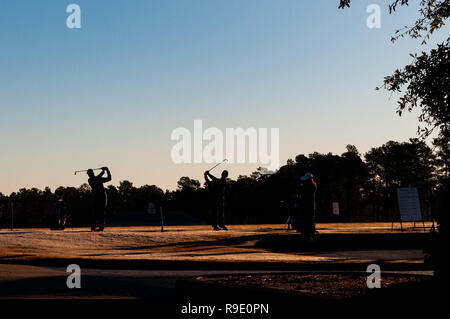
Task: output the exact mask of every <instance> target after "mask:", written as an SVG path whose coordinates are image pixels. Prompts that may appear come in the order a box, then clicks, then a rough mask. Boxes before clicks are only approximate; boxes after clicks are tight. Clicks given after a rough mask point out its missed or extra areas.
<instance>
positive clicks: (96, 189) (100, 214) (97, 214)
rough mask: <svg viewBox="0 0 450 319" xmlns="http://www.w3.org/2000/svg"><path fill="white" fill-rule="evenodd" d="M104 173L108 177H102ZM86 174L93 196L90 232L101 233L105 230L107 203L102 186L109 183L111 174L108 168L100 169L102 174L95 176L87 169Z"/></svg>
mask: <svg viewBox="0 0 450 319" xmlns="http://www.w3.org/2000/svg"><path fill="white" fill-rule="evenodd" d="M105 172H106V173H107V175H108V176H107V177H103V174H104V173H105ZM87 174H88V176H89V180H88V182H89V185H90V186H91V189H92V195H93V196H94V212H93V214H92V224H91V230H92V231H103V229H104V228H105V210H106V205H107V202H108V200H107V197H106V192H105V188H104V187H103V184H104V183H107V182H109V181H111V173H110V171H109V169H108V167H102V172H101V173H100V174H98V175H97V176H95V175H94V171H93V170H92V169H88V170H87ZM97 227H98V228H97Z"/></svg>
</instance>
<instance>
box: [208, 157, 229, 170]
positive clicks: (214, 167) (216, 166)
mask: <svg viewBox="0 0 450 319" xmlns="http://www.w3.org/2000/svg"><path fill="white" fill-rule="evenodd" d="M226 161H227V159H224V160H223V161H222V162H220V163H217V164H216V165H214V166H213V167H212V168H210V169H209V171H212V170H213V169H215V168H216V167H217V166H219V165H220V164H222V163H224V162H226Z"/></svg>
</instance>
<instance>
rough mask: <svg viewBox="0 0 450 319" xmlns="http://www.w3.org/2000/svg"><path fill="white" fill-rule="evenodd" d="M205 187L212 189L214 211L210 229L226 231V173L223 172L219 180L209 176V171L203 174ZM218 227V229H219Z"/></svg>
mask: <svg viewBox="0 0 450 319" xmlns="http://www.w3.org/2000/svg"><path fill="white" fill-rule="evenodd" d="M204 176H205V181H206V184H207V185H210V187H211V188H212V192H213V194H212V195H213V196H214V207H213V209H214V211H213V216H212V227H213V229H214V230H220V228H222V229H223V230H228V228H227V227H226V226H225V188H226V185H227V177H228V171H226V170H225V171H223V172H222V176H221V178H217V177H215V176H214V175H211V173H210V172H209V171H206V172H205V173H204ZM219 227H220V228H219Z"/></svg>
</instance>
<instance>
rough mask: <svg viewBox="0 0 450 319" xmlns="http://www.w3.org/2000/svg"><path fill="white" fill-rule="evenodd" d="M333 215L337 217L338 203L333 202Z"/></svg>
mask: <svg viewBox="0 0 450 319" xmlns="http://www.w3.org/2000/svg"><path fill="white" fill-rule="evenodd" d="M333 215H339V203H337V202H333Z"/></svg>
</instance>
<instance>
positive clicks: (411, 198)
mask: <svg viewBox="0 0 450 319" xmlns="http://www.w3.org/2000/svg"><path fill="white" fill-rule="evenodd" d="M397 197H398V208H399V210H400V218H401V220H402V221H403V222H415V221H420V220H422V213H421V211H420V201H419V193H418V192H417V188H415V187H399V188H397Z"/></svg>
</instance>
